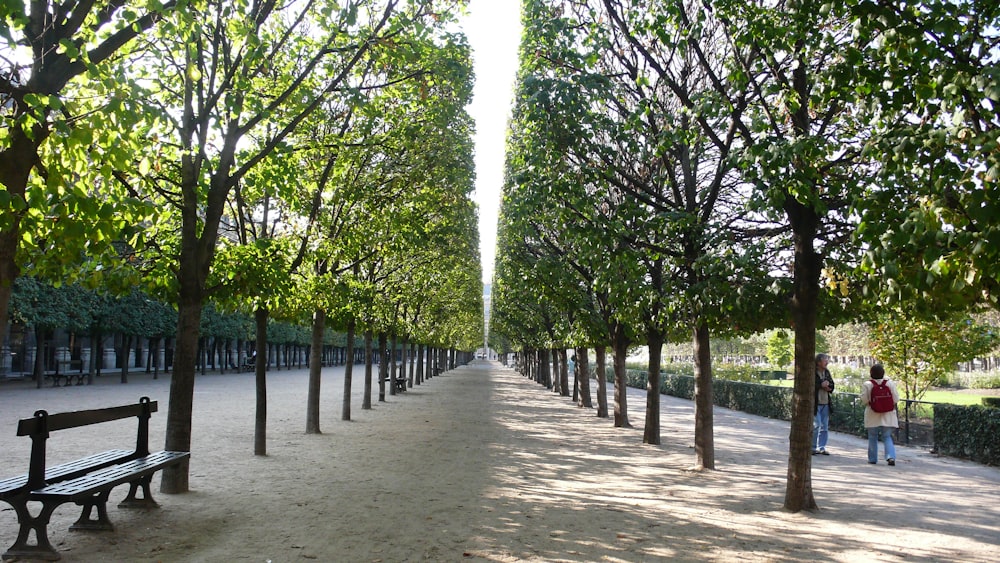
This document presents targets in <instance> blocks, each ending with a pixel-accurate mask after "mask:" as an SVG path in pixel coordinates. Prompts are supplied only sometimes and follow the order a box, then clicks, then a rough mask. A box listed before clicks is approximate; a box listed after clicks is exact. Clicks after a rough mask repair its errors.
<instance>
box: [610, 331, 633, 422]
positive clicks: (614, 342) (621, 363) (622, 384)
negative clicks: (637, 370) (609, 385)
mask: <svg viewBox="0 0 1000 563" xmlns="http://www.w3.org/2000/svg"><path fill="white" fill-rule="evenodd" d="M611 348H612V349H613V350H614V362H615V427H617V428H632V423H630V422H629V420H628V379H627V378H626V376H625V356H626V355H627V354H628V338H626V337H625V327H623V326H622V325H621V324H617V323H616V324H615V327H614V328H613V329H612V332H611Z"/></svg>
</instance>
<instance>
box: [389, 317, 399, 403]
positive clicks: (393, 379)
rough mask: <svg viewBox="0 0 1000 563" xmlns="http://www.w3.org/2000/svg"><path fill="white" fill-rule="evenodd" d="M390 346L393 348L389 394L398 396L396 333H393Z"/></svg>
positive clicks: (391, 351)
mask: <svg viewBox="0 0 1000 563" xmlns="http://www.w3.org/2000/svg"><path fill="white" fill-rule="evenodd" d="M389 346H390V348H392V349H391V350H390V351H389V365H388V366H387V367H388V368H389V378H390V379H389V394H390V395H393V396H395V395H396V377H397V376H398V375H399V374H398V373H397V372H396V333H395V332H393V333H392V338H391V339H390V340H389Z"/></svg>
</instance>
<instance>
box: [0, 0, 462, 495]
mask: <svg viewBox="0 0 1000 563" xmlns="http://www.w3.org/2000/svg"><path fill="white" fill-rule="evenodd" d="M463 4H464V2H460V1H450V0H359V1H352V2H335V1H331V0H309V1H305V2H278V1H274V0H139V1H136V2H129V3H121V2H112V3H92V2H85V3H80V2H75V1H64V2H30V3H28V2H17V1H14V2H4V3H2V14H3V20H2V23H0V38H2V39H0V41H3V43H2V45H0V55H2V56H0V60H2V61H3V64H4V65H5V67H4V69H3V72H2V82H0V96H2V98H0V108H2V111H3V128H2V129H0V183H2V184H3V186H4V188H5V189H4V190H3V191H0V210H2V213H0V318H4V319H5V318H7V315H8V307H9V298H10V291H11V289H12V287H13V283H14V280H16V279H18V278H19V277H21V276H24V275H30V276H33V277H37V278H40V279H46V280H51V281H53V282H55V283H65V282H68V281H78V282H79V283H81V284H82V285H83V286H85V287H101V288H102V289H103V290H104V291H109V292H123V293H124V292H128V291H129V290H130V288H132V287H136V286H141V287H142V288H143V289H144V290H145V291H148V292H149V293H150V294H152V295H154V296H156V297H157V298H160V299H163V300H165V301H166V302H168V303H170V304H171V305H172V306H173V307H176V309H177V324H176V343H175V351H174V373H173V376H172V378H171V386H170V401H169V407H168V414H167V432H166V445H165V448H166V449H170V450H182V451H187V450H189V449H190V444H191V409H192V402H193V401H192V399H193V391H194V375H195V366H196V361H197V354H198V348H199V346H198V344H199V332H200V328H201V324H202V312H203V311H204V305H205V304H206V303H208V302H212V303H214V304H215V306H216V307H218V308H219V309H220V310H227V311H229V310H235V311H245V312H248V313H251V314H253V316H254V321H255V326H256V337H255V340H256V344H257V350H258V355H259V354H261V353H264V352H265V351H266V350H267V349H268V347H267V331H266V327H267V324H268V320H269V318H270V317H272V316H279V317H280V318H281V319H283V320H288V321H292V322H304V323H307V324H309V325H311V327H312V338H313V341H314V343H316V344H317V345H314V346H312V347H311V350H312V353H313V354H314V355H315V354H319V353H320V350H321V349H322V346H321V345H318V344H320V343H321V341H322V338H323V335H324V333H325V330H326V326H327V325H328V324H329V325H331V326H333V327H336V328H337V329H338V330H342V331H344V332H346V333H347V334H348V337H347V343H348V346H351V345H352V343H353V342H354V334H355V332H356V331H363V332H364V333H366V334H368V335H372V334H377V335H379V337H380V340H382V339H392V340H395V339H396V338H397V337H398V338H400V339H402V340H403V341H410V342H417V341H419V342H421V343H423V344H424V345H425V346H426V347H429V349H431V350H437V351H440V350H447V349H467V350H470V349H474V348H475V346H476V345H477V344H478V343H479V342H481V340H482V292H481V282H480V273H479V272H480V265H479V257H478V235H477V232H476V209H475V205H474V204H473V203H472V202H471V200H470V199H469V195H470V193H471V191H472V185H473V176H474V171H473V161H472V140H471V136H472V122H471V119H470V117H469V116H468V114H467V113H466V111H465V107H466V105H467V104H468V103H469V99H470V97H471V86H472V74H471V64H470V53H469V48H468V44H467V41H466V39H465V37H464V36H463V35H462V34H460V33H457V32H456V31H455V26H454V16H455V15H456V14H457V13H458V11H459V10H460V9H461V8H462V5H463ZM4 325H5V323H0V326H4ZM0 330H2V329H0ZM2 336H3V335H2V334H0V337H2ZM383 349H384V347H383ZM421 349H424V348H421ZM435 354H440V352H435ZM348 356H351V351H349V352H348ZM314 359H315V360H316V361H311V362H310V383H309V398H308V404H307V408H306V417H307V424H306V428H307V431H311V432H318V431H319V386H320V366H321V363H322V362H320V361H318V360H319V358H318V357H314ZM266 364H267V362H266V360H265V361H260V357H259V356H258V361H257V363H256V386H257V404H256V409H257V417H256V427H255V436H254V452H255V453H256V454H259V455H264V454H265V453H266V412H267V396H266V379H265V370H264V366H265V365H266ZM348 366H350V364H348ZM348 370H349V368H348ZM349 381H350V371H348V373H347V378H346V381H345V386H347V385H349ZM347 396H349V393H348V394H347ZM346 412H349V411H346ZM161 489H162V490H163V492H167V493H177V492H183V491H186V490H187V489H188V468H187V467H186V466H182V467H177V468H173V469H170V470H168V471H165V472H164V474H163V478H162V481H161Z"/></svg>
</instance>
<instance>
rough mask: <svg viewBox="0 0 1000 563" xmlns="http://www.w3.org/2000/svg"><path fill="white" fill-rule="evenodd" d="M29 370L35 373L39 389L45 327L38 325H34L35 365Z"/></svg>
mask: <svg viewBox="0 0 1000 563" xmlns="http://www.w3.org/2000/svg"><path fill="white" fill-rule="evenodd" d="M0 324H3V323H0ZM31 371H33V372H34V373H35V387H36V388H37V389H41V388H42V383H43V382H44V381H45V329H43V328H42V327H39V326H36V327H35V365H34V366H33V367H32V370H31Z"/></svg>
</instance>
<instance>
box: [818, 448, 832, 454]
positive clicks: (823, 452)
mask: <svg viewBox="0 0 1000 563" xmlns="http://www.w3.org/2000/svg"><path fill="white" fill-rule="evenodd" d="M819 453H821V454H823V455H830V452H828V451H826V448H823V449H822V450H820V451H819Z"/></svg>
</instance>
